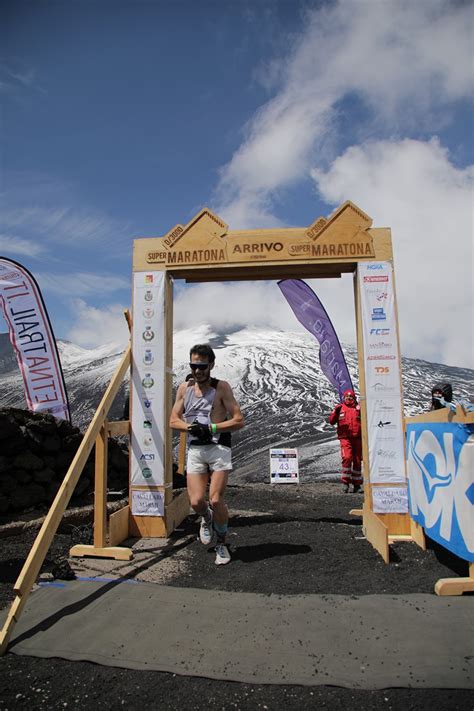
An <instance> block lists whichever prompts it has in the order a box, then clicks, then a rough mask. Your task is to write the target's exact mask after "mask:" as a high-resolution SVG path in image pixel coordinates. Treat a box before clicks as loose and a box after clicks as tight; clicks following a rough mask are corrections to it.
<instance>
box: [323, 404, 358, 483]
mask: <svg viewBox="0 0 474 711" xmlns="http://www.w3.org/2000/svg"><path fill="white" fill-rule="evenodd" d="M329 423H330V424H331V425H336V424H337V436H338V439H339V441H340V443H341V459H342V477H341V480H342V483H343V484H344V491H345V493H346V494H347V493H349V485H350V484H351V482H352V486H353V492H354V494H356V493H357V492H358V491H359V490H360V487H361V486H362V437H361V426H360V405H359V403H358V402H357V400H356V396H355V393H354V391H353V390H346V391H345V392H344V395H343V401H342V403H339V404H338V405H336V407H335V408H334V410H333V411H332V413H331V415H330V417H329Z"/></svg>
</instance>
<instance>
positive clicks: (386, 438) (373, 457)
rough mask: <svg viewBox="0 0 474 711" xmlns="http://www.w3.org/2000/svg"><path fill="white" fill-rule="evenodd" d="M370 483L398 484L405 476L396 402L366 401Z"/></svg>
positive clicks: (384, 399)
mask: <svg viewBox="0 0 474 711" xmlns="http://www.w3.org/2000/svg"><path fill="white" fill-rule="evenodd" d="M366 404H367V434H368V443H369V462H370V482H371V483H372V484H386V483H393V484H395V483H401V482H404V481H405V479H406V476H405V444H404V439H403V424H402V413H401V402H400V400H399V399H397V398H369V397H368V398H367V400H366Z"/></svg>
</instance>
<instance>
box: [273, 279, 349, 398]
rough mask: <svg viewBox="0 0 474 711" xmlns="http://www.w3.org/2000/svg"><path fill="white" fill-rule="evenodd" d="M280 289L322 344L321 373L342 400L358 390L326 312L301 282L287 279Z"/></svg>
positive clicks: (298, 317)
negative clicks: (350, 392) (355, 387)
mask: <svg viewBox="0 0 474 711" xmlns="http://www.w3.org/2000/svg"><path fill="white" fill-rule="evenodd" d="M278 286H279V287H280V289H281V291H282V293H283V296H284V297H285V299H286V300H287V301H288V303H289V305H290V306H291V308H292V310H293V313H294V314H295V316H296V318H297V319H298V321H299V322H300V323H301V325H302V326H304V327H305V328H306V329H307V330H308V331H309V332H310V333H312V334H313V336H314V337H315V338H316V339H317V340H318V342H319V345H320V348H319V362H320V364H321V370H322V371H323V373H324V375H325V376H326V378H327V379H328V380H329V382H330V383H331V385H333V386H334V387H335V388H336V390H337V392H338V393H339V397H340V398H341V400H342V395H343V393H344V391H345V390H348V389H350V390H353V389H354V388H353V387H352V380H351V376H350V375H349V370H348V368H347V364H346V360H345V358H344V354H343V352H342V348H341V344H340V343H339V339H338V337H337V334H336V331H335V330H334V326H333V325H332V323H331V320H330V318H329V316H328V315H327V313H326V309H325V308H324V306H323V305H322V303H321V302H320V300H319V299H318V297H317V296H316V294H315V293H314V291H313V290H312V289H311V288H310V287H309V286H308V285H307V284H306V283H305V282H304V281H301V279H283V280H282V281H279V282H278Z"/></svg>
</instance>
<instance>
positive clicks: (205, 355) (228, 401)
mask: <svg viewBox="0 0 474 711" xmlns="http://www.w3.org/2000/svg"><path fill="white" fill-rule="evenodd" d="M189 356H190V363H189V367H190V368H191V371H192V372H193V374H194V381H189V382H184V383H181V385H180V386H179V387H178V392H177V394H176V401H175V404H174V406H173V410H172V411H171V417H170V427H172V428H173V429H174V430H179V431H180V432H187V435H188V457H187V463H186V473H187V487H188V494H189V500H190V503H191V506H192V508H193V509H194V510H195V511H196V513H198V514H200V515H201V517H202V518H201V527H200V531H199V536H200V539H201V543H203V544H204V545H210V544H211V542H212V540H213V537H214V530H215V532H216V537H217V544H216V565H225V564H226V563H229V561H230V553H229V549H228V548H227V546H226V533H227V526H228V520H229V512H228V510H227V505H226V503H225V501H224V494H225V489H226V485H227V479H228V476H229V472H230V471H231V470H232V459H231V449H230V445H231V442H230V438H231V435H230V433H231V431H233V430H240V429H241V428H242V427H243V426H244V418H243V417H242V413H241V412H240V407H239V405H238V403H237V401H236V399H235V397H234V394H233V392H232V388H231V387H230V385H229V383H227V382H226V381H225V380H217V379H216V378H211V370H212V369H213V368H214V363H215V355H214V351H213V350H212V348H211V347H210V346H208V345H206V344H198V345H195V346H193V347H192V348H191V350H190V352H189ZM183 418H184V419H183ZM211 474H212V479H211V484H210V487H209V501H210V504H211V506H212V509H211V508H210V507H209V504H208V503H207V501H206V490H207V485H208V483H209V479H210V476H211Z"/></svg>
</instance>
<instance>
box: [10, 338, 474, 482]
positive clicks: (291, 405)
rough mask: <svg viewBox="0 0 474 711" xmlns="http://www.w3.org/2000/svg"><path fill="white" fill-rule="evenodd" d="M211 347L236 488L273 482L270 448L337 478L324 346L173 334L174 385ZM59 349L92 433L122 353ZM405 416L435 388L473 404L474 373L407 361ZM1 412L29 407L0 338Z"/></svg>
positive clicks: (80, 416) (116, 409)
mask: <svg viewBox="0 0 474 711" xmlns="http://www.w3.org/2000/svg"><path fill="white" fill-rule="evenodd" d="M194 343H210V344H211V345H212V347H213V348H214V350H215V353H216V365H215V368H214V371H213V374H214V375H215V377H217V378H222V379H225V380H228V381H229V382H230V384H231V385H232V387H233V388H234V392H235V395H236V397H237V400H238V401H239V403H240V405H241V407H242V411H243V413H244V416H245V420H246V427H245V428H244V429H243V430H242V431H240V432H237V433H235V434H234V435H233V437H234V461H235V465H236V471H235V474H234V480H235V481H243V480H247V481H262V480H268V478H269V452H268V450H269V449H270V448H271V447H297V448H298V454H299V460H300V470H301V475H302V478H303V479H304V480H311V479H312V478H314V477H321V476H330V477H331V476H335V475H336V473H337V472H338V464H339V447H338V443H337V441H336V439H335V431H334V428H333V427H331V426H330V425H329V424H328V423H327V418H328V414H329V412H330V411H331V410H332V408H333V407H334V405H335V403H336V394H335V392H334V389H333V388H332V386H331V385H330V383H329V382H328V381H327V380H326V378H325V377H324V375H323V374H322V373H321V370H320V366H319V360H318V345H317V343H316V342H315V340H314V339H313V338H312V337H311V336H310V335H309V334H308V335H306V334H304V333H288V332H279V331H265V330H261V329H258V330H257V329H250V328H249V329H244V330H239V331H236V332H233V333H227V334H226V335H222V334H218V333H215V332H213V331H212V330H211V329H210V327H208V326H201V327H199V328H195V329H192V330H184V331H180V332H177V333H175V335H174V346H173V353H174V375H175V382H176V383H178V382H180V381H181V380H184V377H185V376H186V374H187V373H188V372H189V368H188V361H189V348H190V346H191V345H193V344H194ZM58 348H59V351H60V355H61V362H62V366H63V370H64V376H65V380H66V385H67V389H68V394H69V400H70V405H71V412H72V417H73V423H74V424H76V425H78V426H79V427H81V428H85V427H86V426H87V424H88V422H89V421H90V419H91V418H92V415H93V413H94V411H95V408H96V407H97V404H98V403H99V401H100V398H101V397H102V395H103V392H104V391H105V389H106V387H107V385H108V383H109V381H110V379H111V377H112V374H113V372H114V370H115V369H116V367H117V365H118V362H119V360H120V355H121V352H120V349H118V348H117V347H114V346H102V347H100V348H97V349H94V350H86V349H83V348H80V347H79V346H75V345H73V344H72V343H68V342H66V341H59V342H58ZM344 351H345V355H346V360H347V364H348V367H349V371H350V373H351V376H352V378H353V382H354V384H355V385H356V387H357V380H358V378H357V353H356V351H355V349H354V348H353V347H350V346H345V347H344ZM402 367H403V387H404V405H405V413H406V414H407V415H412V414H415V413H417V412H421V411H423V410H426V409H427V407H428V405H429V402H430V398H431V396H430V390H431V388H432V386H433V384H434V383H436V382H440V381H449V382H451V383H452V384H453V389H454V398H455V400H459V399H468V398H469V396H470V395H472V392H473V389H474V371H473V370H470V369H466V368H456V367H450V366H445V365H441V364H435V363H429V362H426V361H422V360H414V359H409V358H404V359H403V361H402ZM127 389H128V383H127V382H124V384H123V386H122V388H121V391H120V393H119V396H118V397H117V399H116V402H115V403H114V406H113V408H112V411H111V415H110V417H111V419H114V418H115V419H117V418H118V419H120V418H121V417H122V414H123V405H124V399H125V396H126V391H127ZM0 406H15V407H24V406H25V401H24V397H23V387H22V381H21V376H20V373H19V370H18V366H17V364H16V359H15V357H14V355H13V352H12V349H11V346H10V343H9V340H8V335H7V334H0Z"/></svg>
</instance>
